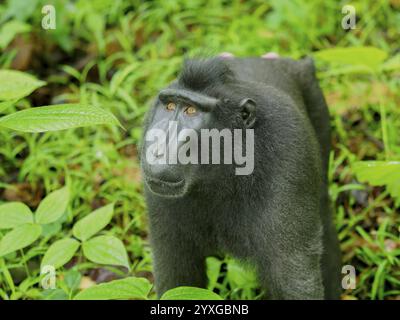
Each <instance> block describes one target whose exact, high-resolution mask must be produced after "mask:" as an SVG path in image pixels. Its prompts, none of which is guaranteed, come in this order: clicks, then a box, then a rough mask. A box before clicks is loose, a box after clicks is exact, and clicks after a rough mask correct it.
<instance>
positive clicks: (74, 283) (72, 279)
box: [64, 268, 82, 291]
mask: <svg viewBox="0 0 400 320" xmlns="http://www.w3.org/2000/svg"><path fill="white" fill-rule="evenodd" d="M81 279H82V275H81V273H80V272H79V271H78V270H76V269H75V268H73V269H69V270H68V271H67V272H66V273H65V274H64V282H65V284H66V285H67V287H68V288H69V289H70V290H71V291H74V290H76V289H78V287H79V284H80V283H81Z"/></svg>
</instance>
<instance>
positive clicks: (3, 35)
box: [0, 20, 31, 49]
mask: <svg viewBox="0 0 400 320" xmlns="http://www.w3.org/2000/svg"><path fill="white" fill-rule="evenodd" d="M30 30H31V26H30V25H29V24H27V23H24V22H21V21H18V20H11V21H9V22H7V23H5V24H3V26H2V27H1V29H0V48H1V49H5V48H6V47H7V46H8V45H9V43H10V42H11V41H12V40H13V39H14V37H15V36H16V35H17V34H19V33H25V32H29V31H30Z"/></svg>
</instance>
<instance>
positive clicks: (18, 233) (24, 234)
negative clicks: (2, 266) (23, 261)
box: [0, 223, 42, 257]
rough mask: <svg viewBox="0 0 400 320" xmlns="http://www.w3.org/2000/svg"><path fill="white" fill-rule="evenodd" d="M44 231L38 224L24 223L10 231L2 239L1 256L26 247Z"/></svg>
mask: <svg viewBox="0 0 400 320" xmlns="http://www.w3.org/2000/svg"><path fill="white" fill-rule="evenodd" d="M41 232H42V227H41V226H40V225H37V224H31V223H30V224H24V225H22V226H19V227H16V228H15V229H13V230H12V231H10V232H8V233H7V234H6V235H5V236H4V237H3V238H2V239H1V241H0V257H2V256H5V255H6V254H9V253H11V252H14V251H17V250H19V249H22V248H25V247H27V246H29V245H30V244H32V243H33V242H35V241H36V240H37V239H38V238H39V236H40V234H41Z"/></svg>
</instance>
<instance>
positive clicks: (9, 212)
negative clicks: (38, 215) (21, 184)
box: [0, 202, 33, 229]
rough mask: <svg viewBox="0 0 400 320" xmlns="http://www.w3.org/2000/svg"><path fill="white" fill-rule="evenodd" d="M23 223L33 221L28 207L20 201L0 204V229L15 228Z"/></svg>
mask: <svg viewBox="0 0 400 320" xmlns="http://www.w3.org/2000/svg"><path fill="white" fill-rule="evenodd" d="M25 223H33V214H32V211H31V209H29V207H28V206H27V205H25V204H23V203H21V202H10V203H6V204H3V205H0V229H9V228H15V227H18V226H20V225H22V224H25Z"/></svg>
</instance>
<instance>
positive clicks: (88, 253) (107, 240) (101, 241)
mask: <svg viewBox="0 0 400 320" xmlns="http://www.w3.org/2000/svg"><path fill="white" fill-rule="evenodd" d="M82 247H83V254H84V255H85V257H86V258H88V259H89V260H90V261H92V262H95V263H100V264H111V265H117V266H124V267H127V268H129V262H128V255H127V253H126V250H125V247H124V245H123V243H122V242H121V240H119V239H117V238H115V237H113V236H98V237H95V238H93V239H90V240H88V241H86V242H83V245H82Z"/></svg>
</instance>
